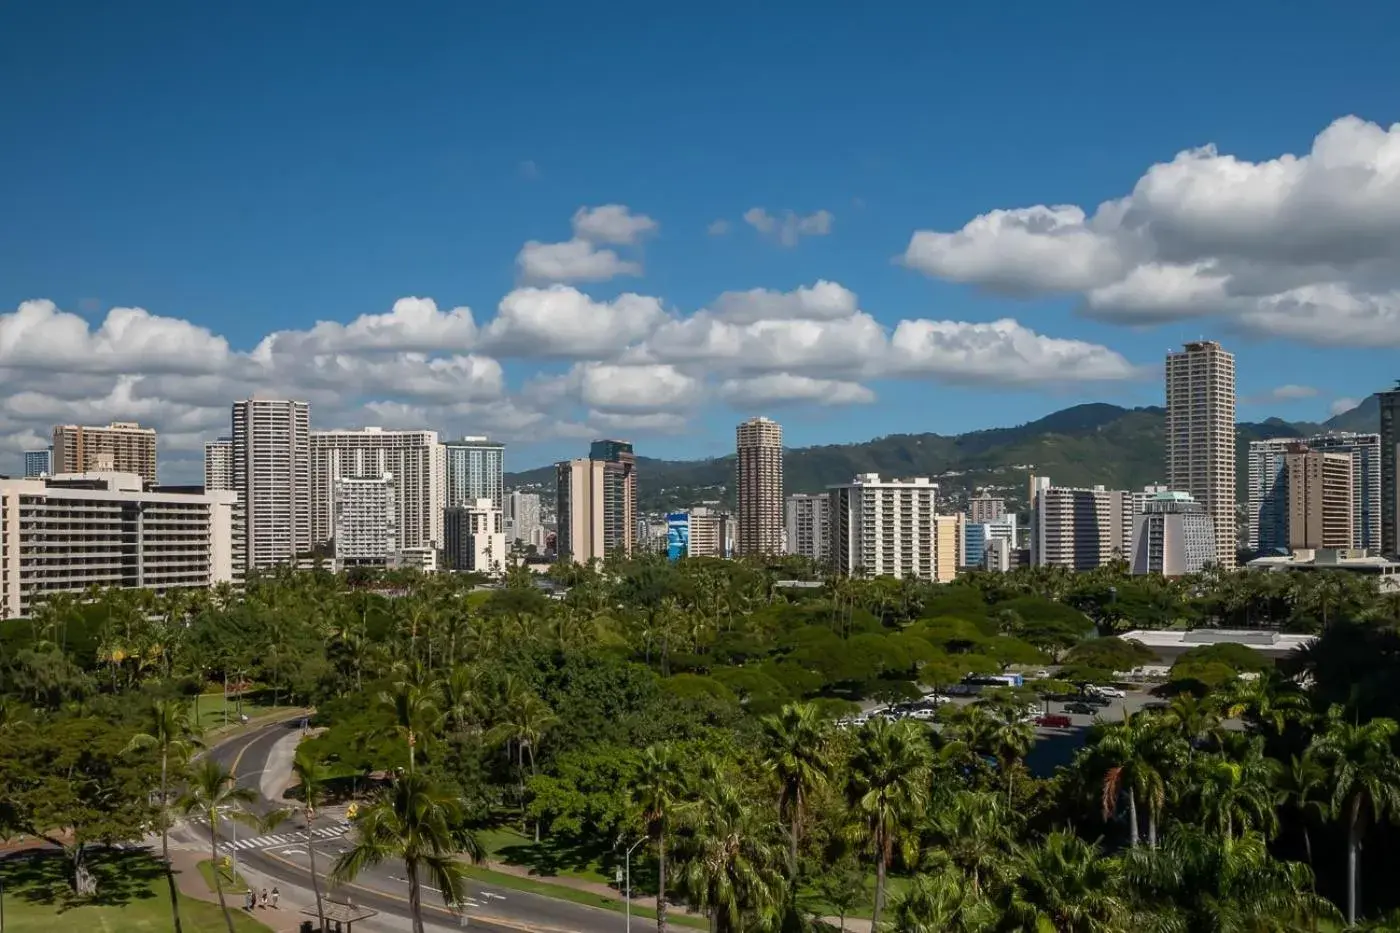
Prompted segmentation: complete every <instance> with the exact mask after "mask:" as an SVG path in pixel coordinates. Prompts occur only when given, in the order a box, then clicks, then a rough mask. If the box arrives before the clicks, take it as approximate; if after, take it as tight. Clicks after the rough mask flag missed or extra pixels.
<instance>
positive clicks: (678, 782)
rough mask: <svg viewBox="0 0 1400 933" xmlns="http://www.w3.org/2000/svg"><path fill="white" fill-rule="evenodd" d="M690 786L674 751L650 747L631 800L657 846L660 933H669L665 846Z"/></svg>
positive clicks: (657, 896)
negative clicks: (667, 928)
mask: <svg viewBox="0 0 1400 933" xmlns="http://www.w3.org/2000/svg"><path fill="white" fill-rule="evenodd" d="M689 785H690V782H689V780H687V776H686V773H685V771H684V769H683V768H682V767H681V760H680V756H678V755H677V754H676V752H675V750H674V749H672V748H670V747H669V746H666V745H651V746H648V747H647V749H646V751H644V752H643V753H642V760H641V767H640V768H639V769H638V772H637V779H636V784H634V785H633V787H632V798H633V802H634V803H635V804H636V806H637V808H638V810H639V811H640V813H641V820H642V825H643V826H644V827H645V828H646V833H647V836H648V837H649V838H650V839H651V840H652V841H653V842H655V843H656V930H657V933H666V844H667V841H668V840H669V838H670V835H671V832H672V830H673V829H674V825H675V821H676V819H677V817H678V816H680V815H681V814H682V813H683V811H684V809H685V799H686V793H687V791H688V789H689Z"/></svg>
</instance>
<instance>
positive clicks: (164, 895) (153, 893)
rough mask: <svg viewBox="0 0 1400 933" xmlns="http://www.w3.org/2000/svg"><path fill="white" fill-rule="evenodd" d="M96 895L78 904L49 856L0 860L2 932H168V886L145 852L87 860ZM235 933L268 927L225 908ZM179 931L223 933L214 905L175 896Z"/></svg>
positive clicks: (263, 932)
mask: <svg viewBox="0 0 1400 933" xmlns="http://www.w3.org/2000/svg"><path fill="white" fill-rule="evenodd" d="M91 859H92V862H91V864H92V869H93V874H94V875H96V877H97V895H96V896H95V897H93V898H92V899H90V900H79V899H77V898H75V897H74V896H73V895H72V892H71V890H70V889H69V886H68V881H67V878H66V874H65V871H66V870H65V867H64V863H63V860H62V859H61V858H59V857H58V856H57V855H56V854H53V853H48V852H45V853H41V854H38V855H31V854H21V855H15V856H12V857H10V858H7V859H3V860H0V879H3V881H4V886H5V887H4V892H5V893H4V898H5V931H6V933H168V931H169V930H171V929H173V927H174V924H173V923H172V921H171V916H170V897H169V894H168V891H169V888H168V887H166V882H165V878H164V877H163V875H162V873H161V868H160V864H159V862H157V861H156V860H155V859H153V858H151V857H150V856H149V855H146V854H145V853H139V852H101V853H95V854H94V855H93V856H91ZM231 907H232V909H231V910H230V913H232V914H233V915H234V916H233V925H234V929H235V930H237V931H239V933H268V928H267V927H266V926H264V925H262V924H261V923H258V922H257V921H256V920H254V919H253V918H252V917H249V916H247V915H246V914H244V913H243V912H242V911H241V910H238V909H237V906H236V905H231ZM180 919H181V921H182V923H183V926H184V929H185V933H223V931H224V930H225V929H226V927H225V926H224V920H223V917H221V916H220V914H219V906H218V905H217V904H210V903H206V902H204V901H197V900H194V899H192V898H188V897H184V896H181V898H180Z"/></svg>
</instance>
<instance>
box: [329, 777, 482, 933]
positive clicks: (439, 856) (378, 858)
mask: <svg viewBox="0 0 1400 933" xmlns="http://www.w3.org/2000/svg"><path fill="white" fill-rule="evenodd" d="M458 854H465V855H466V856H468V857H469V858H470V859H471V860H472V861H474V862H479V861H481V859H482V857H483V856H484V852H483V850H482V848H481V843H480V842H478V841H477V838H476V837H475V836H474V835H472V834H471V833H470V832H469V831H468V830H467V829H465V827H464V816H463V812H462V805H461V802H460V801H459V800H458V799H457V798H456V797H453V796H452V795H451V794H446V793H443V792H441V791H439V790H438V789H437V788H436V787H434V786H433V784H432V782H431V781H430V780H429V779H428V778H427V777H426V776H424V775H422V774H419V773H416V772H412V771H410V772H408V773H407V774H401V775H399V776H398V777H396V778H395V779H394V782H393V783H392V784H391V785H390V786H389V788H388V790H386V791H385V792H384V793H383V794H381V796H380V797H379V799H378V800H376V801H375V802H374V803H373V804H371V805H370V806H368V807H366V808H365V809H363V810H361V811H360V813H359V815H358V816H356V818H355V842H354V845H353V846H352V847H351V849H350V851H348V852H345V853H344V854H342V855H341V856H340V858H338V859H337V860H336V863H335V868H334V869H333V870H332V871H331V879H332V881H334V882H336V883H341V882H349V881H353V880H355V878H356V877H357V876H358V875H359V874H360V872H362V871H364V870H365V869H366V868H371V867H373V866H375V865H378V864H380V863H381V862H384V861H386V860H388V859H398V860H400V861H402V862H403V866H404V873H405V874H406V875H407V876H408V910H409V914H410V915H411V916H412V918H413V933H423V881H424V879H425V877H426V879H427V880H429V881H431V882H432V885H433V887H436V888H437V889H438V890H439V891H440V892H441V893H442V900H443V903H444V904H446V905H447V906H448V907H451V908H455V907H456V906H457V905H458V904H460V903H462V899H463V897H464V896H465V884H466V879H467V874H466V867H465V866H464V865H463V864H462V863H461V862H460V861H458V860H457V855H458Z"/></svg>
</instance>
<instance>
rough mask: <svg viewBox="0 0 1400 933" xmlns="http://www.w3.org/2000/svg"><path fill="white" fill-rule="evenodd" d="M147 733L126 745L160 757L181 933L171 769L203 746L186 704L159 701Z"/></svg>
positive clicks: (163, 817) (163, 842) (164, 835)
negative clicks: (172, 829)
mask: <svg viewBox="0 0 1400 933" xmlns="http://www.w3.org/2000/svg"><path fill="white" fill-rule="evenodd" d="M146 729H147V731H145V732H138V733H137V734H136V735H133V736H132V737H131V741H129V742H128V743H127V745H126V750H127V751H134V750H136V749H145V748H150V749H155V750H156V752H157V753H158V754H159V755H160V861H161V864H162V865H164V866H165V879H166V883H167V884H168V885H169V887H170V911H171V914H172V915H173V917H174V920H175V933H181V930H183V929H184V926H183V925H182V924H181V923H180V894H179V889H178V888H177V887H176V885H175V869H174V866H173V865H171V863H170V802H171V801H170V765H171V763H172V760H173V762H174V763H175V764H176V765H180V764H183V763H184V762H185V761H187V760H188V759H189V755H190V752H191V751H193V750H194V748H195V746H197V745H198V744H199V740H198V739H197V738H196V737H195V731H194V729H193V728H191V726H190V715H189V707H187V706H186V705H185V704H184V702H183V701H180V700H173V699H163V700H155V701H153V702H152V703H151V706H150V708H149V709H148V710H147V711H146Z"/></svg>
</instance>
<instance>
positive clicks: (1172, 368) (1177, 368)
mask: <svg viewBox="0 0 1400 933" xmlns="http://www.w3.org/2000/svg"><path fill="white" fill-rule="evenodd" d="M1166 372H1167V379H1166V384H1167V464H1166V466H1167V477H1166V479H1167V487H1168V488H1169V489H1170V490H1172V491H1174V492H1186V493H1190V494H1191V496H1192V498H1194V499H1195V500H1196V501H1197V502H1199V503H1200V504H1201V505H1202V506H1203V507H1204V508H1205V511H1206V514H1207V515H1209V516H1210V517H1211V520H1212V521H1214V522H1215V550H1216V558H1217V561H1216V562H1217V563H1218V564H1219V565H1220V566H1221V567H1224V568H1226V569H1229V568H1233V567H1234V566H1235V549H1236V546H1237V542H1238V541H1239V533H1238V531H1237V530H1236V520H1235V357H1234V356H1233V355H1232V354H1230V353H1227V352H1226V351H1225V349H1224V348H1223V347H1221V346H1220V344H1218V343H1216V342H1215V341H1214V340H1197V341H1193V342H1191V343H1188V344H1186V346H1185V348H1184V349H1182V350H1180V351H1176V352H1172V353H1168V354H1167V371H1166Z"/></svg>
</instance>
